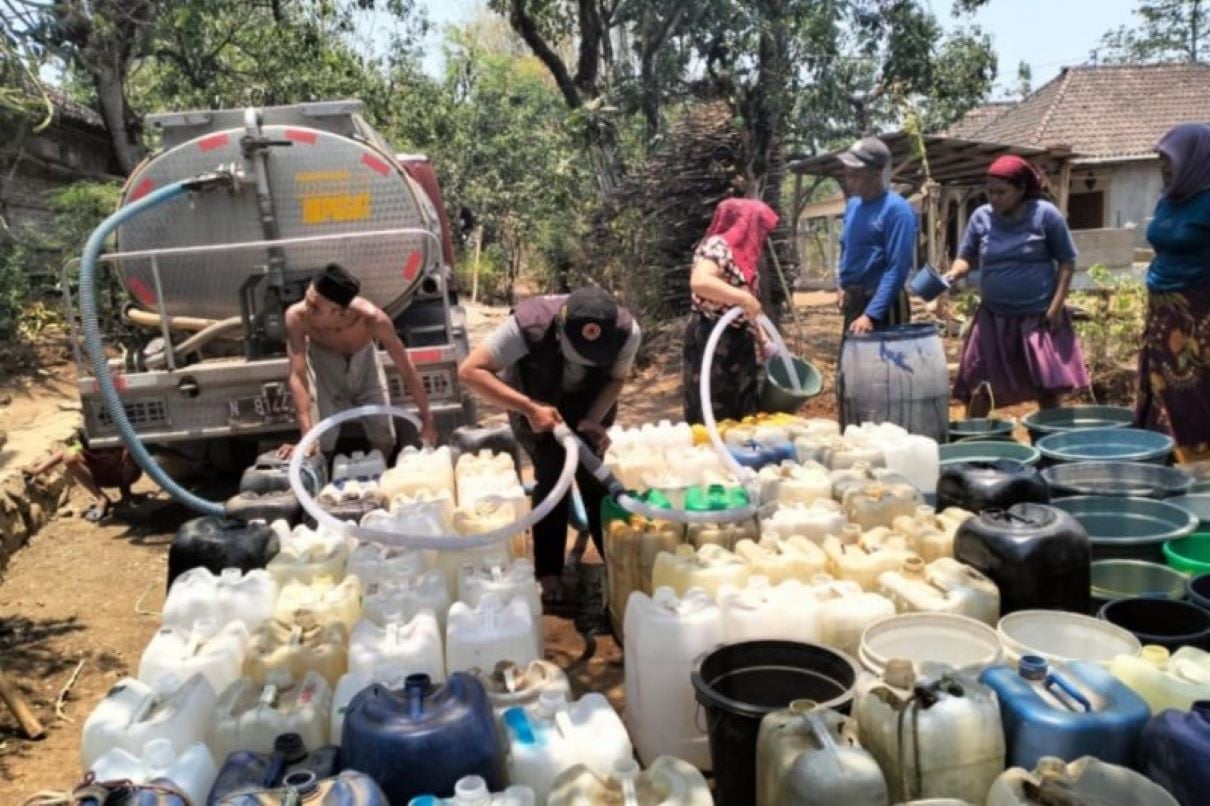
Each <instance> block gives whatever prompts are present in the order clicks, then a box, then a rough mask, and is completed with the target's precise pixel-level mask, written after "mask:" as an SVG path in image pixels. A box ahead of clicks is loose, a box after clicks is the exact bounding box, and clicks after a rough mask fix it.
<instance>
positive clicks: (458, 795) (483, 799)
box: [408, 775, 537, 806]
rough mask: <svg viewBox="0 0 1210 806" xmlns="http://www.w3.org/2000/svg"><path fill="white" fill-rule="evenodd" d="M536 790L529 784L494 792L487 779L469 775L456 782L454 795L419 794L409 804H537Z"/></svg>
mask: <svg viewBox="0 0 1210 806" xmlns="http://www.w3.org/2000/svg"><path fill="white" fill-rule="evenodd" d="M536 804H537V800H535V798H534V791H533V790H532V789H530V788H529V787H528V786H515V785H514V786H510V787H508V788H506V789H505V790H504V791H503V792H492V791H491V790H490V789H488V787H487V781H486V780H484V779H483V778H482V777H481V776H478V775H467V776H465V777H462V778H459V779H458V780H457V781H456V782H455V783H454V795H453V797H449V798H439V797H437V796H436V795H419V796H417V797H414V798H412V799H411V800H409V801H408V806H535V805H536Z"/></svg>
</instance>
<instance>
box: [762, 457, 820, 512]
mask: <svg viewBox="0 0 1210 806" xmlns="http://www.w3.org/2000/svg"><path fill="white" fill-rule="evenodd" d="M757 479H758V480H759V481H760V500H761V502H762V503H770V502H773V501H776V502H777V503H779V504H810V503H811V502H812V501H816V500H818V499H820V498H824V499H830V498H831V497H832V479H831V476H829V474H828V471H827V468H825V467H824V466H823V465H821V464H819V463H818V462H806V463H803V464H798V463H797V462H782V463H781V464H779V465H767V466H766V467H762V468H761V469H760V472H759V473H757Z"/></svg>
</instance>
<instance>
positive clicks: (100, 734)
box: [80, 674, 215, 770]
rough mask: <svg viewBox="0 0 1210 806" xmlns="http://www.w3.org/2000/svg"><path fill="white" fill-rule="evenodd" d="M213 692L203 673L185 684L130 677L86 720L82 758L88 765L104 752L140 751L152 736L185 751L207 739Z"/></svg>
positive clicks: (177, 750)
mask: <svg viewBox="0 0 1210 806" xmlns="http://www.w3.org/2000/svg"><path fill="white" fill-rule="evenodd" d="M214 701H215V694H214V689H213V688H212V687H211V685H210V682H209V681H208V680H206V678H205V676H204V675H201V674H195V675H193V676H192V677H190V678H189V679H188V680H186V681H185V682H184V683H181V682H180V681H179V680H178V679H177V678H176V677H173V676H172V675H168V676H166V677H163V678H161V679H159V680H156V681H155V684H154V686H153V685H148V684H147V683H144V682H142V681H141V680H136V679H134V678H133V677H127V678H123V679H122V680H120V681H119V682H118V683H117V685H115V686H114V687H113V688H111V689H110V690H109V692H108V693H107V694H106V695H105V697H104V698H103V699H102V700H101V702H100V703H98V704H97V707H96V708H94V709H93V710H92V713H90V714H89V715H88V719H87V720H86V721H85V722H84V731H83V738H82V739H81V742H80V760H81V762H82V766H83V767H84V769H86V770H87V769H90V768H91V767H92V765H93V764H94V763H95V762H96V760H97V759H98V758H100V757H101V755H102V754H103V753H105V752H106V751H108V750H112V749H114V748H121V749H123V750H126V751H128V752H130V753H141V752H142V750H143V746H144V745H146V744H147V742H149V741H151V740H152V739H167V740H168V741H169V742H171V744H172V749H173V750H174V751H175V752H177V753H183V752H185V750H186V749H187V748H188V747H189V746H190V745H192V744H195V743H197V742H200V741H202V740H203V739H205V737H206V726H207V724H208V723H209V720H210V713H211V712H212V711H213V710H214Z"/></svg>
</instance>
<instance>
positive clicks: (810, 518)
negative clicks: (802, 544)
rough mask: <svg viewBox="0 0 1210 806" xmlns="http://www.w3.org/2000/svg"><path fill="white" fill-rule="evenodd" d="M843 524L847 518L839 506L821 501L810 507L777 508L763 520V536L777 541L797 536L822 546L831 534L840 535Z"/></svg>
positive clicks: (784, 505) (798, 505)
mask: <svg viewBox="0 0 1210 806" xmlns="http://www.w3.org/2000/svg"><path fill="white" fill-rule="evenodd" d="M844 525H845V515H844V512H843V511H842V510H841V507H840V504H837V503H836V502H835V501H830V500H827V499H823V498H821V499H817V500H815V501H813V502H811V503H810V504H783V505H780V506H778V508H777V509H775V510H774V511H773V513H772V514H771V515H769V517H767V518H764V519H762V520H761V522H760V535H761V537H762V538H766V537H772V538H775V539H777V540H785V539H786V538H788V537H794V536H796V535H797V536H800V537H805V538H807V539H808V540H811V541H813V542H815V543H820V542H822V541H823V539H824V538H825V537H827V536H828V535H838V534H840V532H841V530H842V529H844Z"/></svg>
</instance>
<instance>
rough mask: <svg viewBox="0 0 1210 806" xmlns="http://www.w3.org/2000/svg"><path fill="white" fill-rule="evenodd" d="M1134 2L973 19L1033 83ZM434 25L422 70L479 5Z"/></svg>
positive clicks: (947, 8)
mask: <svg viewBox="0 0 1210 806" xmlns="http://www.w3.org/2000/svg"><path fill="white" fill-rule="evenodd" d="M924 2H925V3H926V4H927V5H928V6H929V7H931V8H932V10H933V13H934V14H936V15H937V18H938V20H939V21H940V22H941V23H942V25H944V26H946V28H953V27H955V26H956V25H958V24H959V22H958V21H956V20H955V19H954V18H953V17H952V16H951V13H950V12H951V9H952V7H953V2H952V0H924ZM1137 2H1138V0H991V2H990V3H988V4H987V5H986V6H985V7H983V8H981V9H980V10H979V11H977V12H976V13H975V14H974V15H973V18H972V21H973V22H975V23H977V24H979V25H980V26H981V27H982V28H983V29H984V30H985V31H987V32H988V33H990V34H991V35H992V39H993V44H994V46H995V49H996V55H997V56H998V57H999V74H998V77H997V84H998V85H1000V87H1001V91H1000V92H997V93H996V95H997V96H999V95H1002V94H1003V89H1004V88H1007V87H1012V88H1014V89H1015V87H1016V85H1017V64H1018V63H1019V62H1021V61H1025V62H1027V63H1028V64H1029V65H1030V68H1031V69H1032V71H1033V86H1034V87H1035V88H1037V87H1040V86H1042V85H1043V84H1045V83H1046V82H1047V81H1049V80H1050V79H1052V78H1054V77H1055V76H1056V75H1057V74H1058V72H1059V68H1061V67H1064V66H1066V65H1076V64H1084V63H1085V62H1087V61H1089V58H1090V52H1091V51H1092V50H1093V49H1095V48H1096V47H1097V46H1098V45H1099V44H1100V41H1101V35H1102V34H1104V33H1105V32H1106V31H1108V30H1110V29H1111V28H1117V27H1118V26H1119V25H1127V24H1131V23H1132V22H1133V21H1134V18H1133V15H1132V13H1131V12H1132V11H1133V9H1134V8H1135V6H1136V5H1137ZM419 4H420V5H421V6H423V7H424V8H425V9H426V10H427V12H428V15H429V19H430V20H431V21H432V22H433V23H434V26H433V27H434V29H435V30H434V32H433V33H432V34H431V35H430V36H429V41H428V42H427V43H426V48H425V59H424V65H425V69H426V71H427V72H429V73H431V74H433V75H437V74H438V73H439V72H440V71H441V66H442V56H441V45H440V43H441V33H440V31H441V28H442V27H444V26H445V25H449V24H458V23H461V22H465V21H466V20H467V19H469V18H470V17H471V15H472V14H473V13H474V11H475V10H476V9H477V8H480V7H481V6H482V5H483V4H482V3H481V2H480V0H419Z"/></svg>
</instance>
